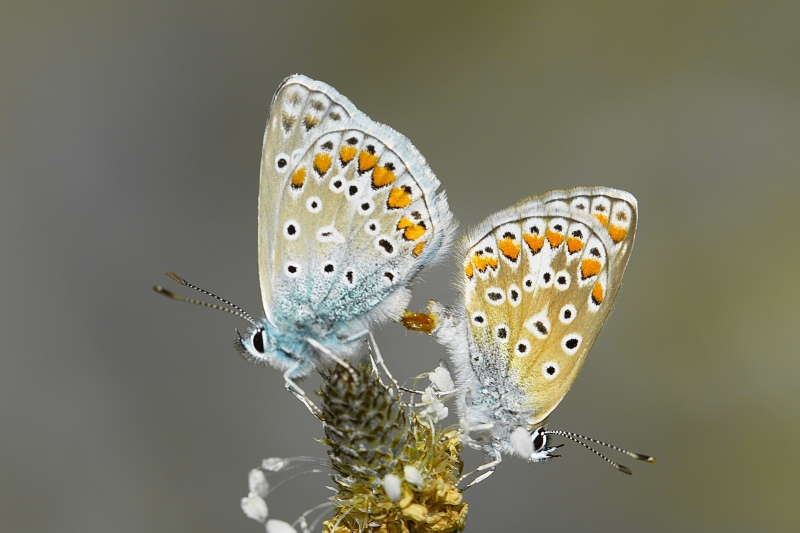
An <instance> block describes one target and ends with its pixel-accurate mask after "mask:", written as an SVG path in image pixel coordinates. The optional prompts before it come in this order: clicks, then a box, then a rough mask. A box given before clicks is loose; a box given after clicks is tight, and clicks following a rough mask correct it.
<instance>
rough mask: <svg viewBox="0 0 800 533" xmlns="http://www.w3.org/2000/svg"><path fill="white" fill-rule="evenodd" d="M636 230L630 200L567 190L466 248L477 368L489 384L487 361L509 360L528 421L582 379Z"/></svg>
mask: <svg viewBox="0 0 800 533" xmlns="http://www.w3.org/2000/svg"><path fill="white" fill-rule="evenodd" d="M598 215H604V216H598ZM635 227H636V201H635V199H633V197H632V196H631V195H629V194H628V193H625V192H623V191H616V190H613V189H608V188H584V189H570V190H565V191H553V192H550V193H547V194H545V195H542V196H537V197H532V198H528V199H526V200H523V201H522V202H520V203H518V204H517V205H515V206H513V207H511V208H509V209H507V210H505V211H502V212H500V213H497V214H496V215H493V216H492V217H490V218H489V219H488V220H487V221H485V222H484V223H482V224H481V225H480V226H479V227H478V228H476V229H475V230H473V231H472V232H471V234H470V235H468V236H467V237H466V238H465V239H464V240H463V241H462V248H461V249H462V250H463V256H462V257H463V271H462V273H461V274H460V275H461V276H462V280H463V296H464V302H465V310H466V316H467V320H468V322H469V326H468V328H469V335H470V345H471V346H473V347H474V349H475V351H476V352H477V353H476V354H471V356H472V357H471V361H472V364H473V369H474V370H475V373H476V375H477V376H478V377H479V379H482V380H483V378H484V376H486V377H491V376H492V371H491V369H488V367H487V365H488V363H489V361H498V360H499V361H502V360H505V361H507V364H506V368H507V374H506V377H505V379H506V380H507V382H508V383H510V384H512V387H511V389H512V390H513V391H515V392H521V393H522V394H521V397H522V398H523V399H524V402H523V403H524V405H520V406H518V408H519V409H520V410H525V411H528V412H531V413H532V415H533V418H532V419H531V423H536V422H540V421H542V420H544V418H546V417H547V415H548V414H549V413H550V412H551V411H552V410H553V409H554V408H555V407H556V405H558V403H559V402H560V401H561V399H562V398H563V397H564V395H565V394H566V393H567V391H568V390H569V388H570V386H571V385H572V383H573V382H574V381H575V377H576V376H577V374H578V372H579V370H580V368H581V366H582V364H583V362H584V360H585V358H586V355H587V354H588V352H589V349H590V348H591V345H592V344H593V343H594V340H595V339H596V338H597V335H598V333H599V332H600V329H601V328H602V325H603V323H604V322H605V319H606V317H607V316H608V313H609V311H610V309H611V304H612V301H613V299H614V296H615V295H616V292H617V290H618V289H619V283H620V280H621V278H622V274H623V272H624V269H625V265H626V263H627V260H628V256H629V255H630V251H631V248H632V245H633V237H634V233H635ZM487 356H488V361H487ZM476 365H477V366H476Z"/></svg>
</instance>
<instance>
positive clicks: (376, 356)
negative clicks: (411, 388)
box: [344, 329, 401, 390]
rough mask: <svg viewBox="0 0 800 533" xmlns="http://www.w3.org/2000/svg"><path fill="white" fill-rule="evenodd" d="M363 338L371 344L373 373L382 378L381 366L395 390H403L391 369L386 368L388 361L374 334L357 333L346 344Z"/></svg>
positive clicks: (347, 339)
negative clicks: (379, 369) (385, 359)
mask: <svg viewBox="0 0 800 533" xmlns="http://www.w3.org/2000/svg"><path fill="white" fill-rule="evenodd" d="M363 337H367V342H369V347H370V355H369V360H370V363H372V371H373V372H375V375H376V376H380V374H379V373H378V365H380V367H381V368H382V369H383V371H384V372H385V373H386V376H387V377H388V378H389V379H390V380H391V381H392V384H393V385H394V387H395V389H397V390H401V389H400V385H399V384H398V383H397V380H396V379H394V376H393V375H392V373H391V372H389V369H388V368H387V367H386V361H384V359H383V356H382V355H381V350H380V349H379V348H378V343H377V342H376V341H375V336H374V335H373V334H372V332H371V331H370V330H368V329H365V330H364V331H362V332H360V333H356V334H355V335H353V336H351V337H348V338H346V339H345V340H344V342H353V341H357V340H358V339H361V338H363Z"/></svg>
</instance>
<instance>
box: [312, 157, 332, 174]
mask: <svg viewBox="0 0 800 533" xmlns="http://www.w3.org/2000/svg"><path fill="white" fill-rule="evenodd" d="M329 168H331V156H329V155H328V154H325V153H319V154H317V155H315V156H314V170H316V171H317V174H319V175H320V176H324V175H325V173H326V172H328V169H329Z"/></svg>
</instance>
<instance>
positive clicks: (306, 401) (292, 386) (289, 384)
mask: <svg viewBox="0 0 800 533" xmlns="http://www.w3.org/2000/svg"><path fill="white" fill-rule="evenodd" d="M294 369H295V367H292V368H290V369H289V370H287V371H286V373H284V374H283V379H284V381H285V385H286V390H288V391H289V392H291V393H292V394H293V395H294V397H295V398H297V399H298V400H300V401H301V402H303V405H305V406H306V409H308V410H309V411H311V414H312V415H314V416H315V417H317V418H318V419H319V420H322V411H320V409H319V407H317V406H316V404H315V403H314V402H312V401H311V399H310V398H309V397H308V396H306V391H304V390H303V389H301V388H300V387H299V386H298V385H297V383H295V382H294V380H293V379H292V378H290V377H289V375H290V374H291V373H292V371H294Z"/></svg>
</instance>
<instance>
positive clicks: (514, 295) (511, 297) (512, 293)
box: [508, 283, 522, 307]
mask: <svg viewBox="0 0 800 533" xmlns="http://www.w3.org/2000/svg"><path fill="white" fill-rule="evenodd" d="M521 302H522V291H521V290H520V288H519V287H518V286H517V284H516V283H512V284H511V286H510V287H509V288H508V303H510V304H511V307H517V306H518V305H519V304H520V303H521Z"/></svg>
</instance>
